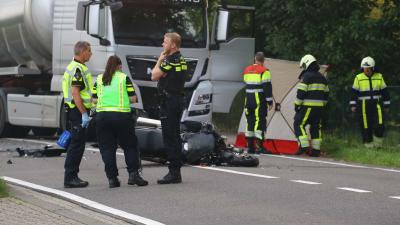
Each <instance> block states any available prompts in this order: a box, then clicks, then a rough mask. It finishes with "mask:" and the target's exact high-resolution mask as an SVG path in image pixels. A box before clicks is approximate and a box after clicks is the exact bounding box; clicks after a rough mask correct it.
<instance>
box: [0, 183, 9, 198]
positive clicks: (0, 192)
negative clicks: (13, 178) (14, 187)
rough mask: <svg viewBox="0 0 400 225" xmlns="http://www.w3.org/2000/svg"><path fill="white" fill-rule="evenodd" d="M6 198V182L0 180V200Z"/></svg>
mask: <svg viewBox="0 0 400 225" xmlns="http://www.w3.org/2000/svg"><path fill="white" fill-rule="evenodd" d="M4 197H8V188H7V185H6V182H4V180H3V179H0V198H4Z"/></svg>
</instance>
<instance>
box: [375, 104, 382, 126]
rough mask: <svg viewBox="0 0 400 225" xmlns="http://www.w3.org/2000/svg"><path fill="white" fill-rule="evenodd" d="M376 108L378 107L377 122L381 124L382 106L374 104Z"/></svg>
mask: <svg viewBox="0 0 400 225" xmlns="http://www.w3.org/2000/svg"><path fill="white" fill-rule="evenodd" d="M376 108H377V109H378V124H383V117H382V108H381V106H380V105H379V104H376Z"/></svg>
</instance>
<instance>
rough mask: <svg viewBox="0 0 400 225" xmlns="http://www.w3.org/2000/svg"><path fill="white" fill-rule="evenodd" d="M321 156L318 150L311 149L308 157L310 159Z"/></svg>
mask: <svg viewBox="0 0 400 225" xmlns="http://www.w3.org/2000/svg"><path fill="white" fill-rule="evenodd" d="M320 155H321V151H320V150H318V149H312V150H311V152H310V154H309V156H311V157H319V156H320Z"/></svg>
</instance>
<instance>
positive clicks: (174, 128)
mask: <svg viewBox="0 0 400 225" xmlns="http://www.w3.org/2000/svg"><path fill="white" fill-rule="evenodd" d="M180 45H181V36H180V35H179V34H177V33H166V34H165V35H164V42H163V44H162V46H163V48H164V51H163V52H162V53H161V54H160V57H159V58H158V61H157V63H156V65H155V66H154V68H153V70H152V75H151V80H153V81H158V93H159V100H160V120H161V130H162V136H163V141H164V146H165V149H166V151H167V155H168V161H169V163H170V164H169V167H168V169H169V171H168V173H167V174H166V175H165V176H164V177H163V178H162V179H160V180H158V181H157V183H158V184H171V183H181V182H182V176H181V166H182V141H181V137H180V120H181V117H182V112H183V105H184V103H183V94H184V89H183V88H184V84H185V80H186V76H187V75H186V74H187V64H186V61H185V59H184V58H183V56H182V54H181V53H180V51H179V48H180Z"/></svg>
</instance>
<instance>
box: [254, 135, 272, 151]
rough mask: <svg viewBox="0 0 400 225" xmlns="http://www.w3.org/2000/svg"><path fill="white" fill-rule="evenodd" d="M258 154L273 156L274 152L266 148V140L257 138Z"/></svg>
mask: <svg viewBox="0 0 400 225" xmlns="http://www.w3.org/2000/svg"><path fill="white" fill-rule="evenodd" d="M256 154H272V152H271V151H270V150H268V149H266V148H265V147H264V140H262V139H258V138H257V150H256Z"/></svg>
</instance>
